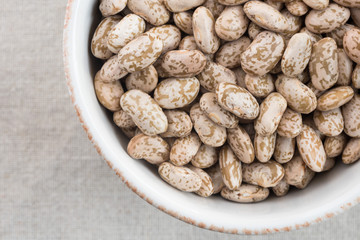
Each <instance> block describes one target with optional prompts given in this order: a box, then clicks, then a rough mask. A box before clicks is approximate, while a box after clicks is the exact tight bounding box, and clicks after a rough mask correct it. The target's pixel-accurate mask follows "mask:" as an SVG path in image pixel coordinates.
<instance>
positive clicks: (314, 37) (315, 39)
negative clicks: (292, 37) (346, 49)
mask: <svg viewBox="0 0 360 240" xmlns="http://www.w3.org/2000/svg"><path fill="white" fill-rule="evenodd" d="M300 33H306V34H307V35H309V36H310V39H311V42H312V43H313V44H314V43H316V42H318V41H320V40H321V39H322V38H323V37H322V36H321V35H320V34H316V33H313V32H310V31H309V29H307V28H306V27H303V28H302V29H301V30H300Z"/></svg>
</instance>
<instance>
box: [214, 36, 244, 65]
mask: <svg viewBox="0 0 360 240" xmlns="http://www.w3.org/2000/svg"><path fill="white" fill-rule="evenodd" d="M250 42H251V41H250V39H249V38H248V37H241V38H239V39H238V40H235V41H232V42H228V43H225V44H223V45H222V46H221V48H220V49H219V51H217V53H216V56H215V61H216V63H218V64H220V65H222V66H224V67H227V68H235V67H239V66H240V65H241V61H240V57H241V54H242V53H243V52H244V51H245V50H246V48H247V47H248V46H249V45H250Z"/></svg>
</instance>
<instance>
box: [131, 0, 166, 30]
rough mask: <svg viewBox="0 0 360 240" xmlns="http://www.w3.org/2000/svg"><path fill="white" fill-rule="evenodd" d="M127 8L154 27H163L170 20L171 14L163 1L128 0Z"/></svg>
mask: <svg viewBox="0 0 360 240" xmlns="http://www.w3.org/2000/svg"><path fill="white" fill-rule="evenodd" d="M127 7H128V8H129V9H130V10H131V11H132V12H133V13H135V14H137V15H139V16H140V17H142V18H144V19H145V21H147V22H149V23H150V24H152V25H154V26H160V25H163V24H165V23H167V22H168V21H169V19H170V12H169V11H168V10H167V9H166V7H165V6H164V4H163V3H162V0H147V1H144V0H128V4H127Z"/></svg>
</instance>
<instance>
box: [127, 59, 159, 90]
mask: <svg viewBox="0 0 360 240" xmlns="http://www.w3.org/2000/svg"><path fill="white" fill-rule="evenodd" d="M157 84H158V73H157V71H156V69H155V67H154V66H153V65H150V66H149V67H147V68H145V69H143V70H141V71H138V72H134V73H131V74H130V75H129V76H128V77H127V78H126V81H125V85H126V88H127V90H132V89H139V90H141V91H143V92H146V93H150V92H152V91H153V90H154V89H155V88H156V86H157Z"/></svg>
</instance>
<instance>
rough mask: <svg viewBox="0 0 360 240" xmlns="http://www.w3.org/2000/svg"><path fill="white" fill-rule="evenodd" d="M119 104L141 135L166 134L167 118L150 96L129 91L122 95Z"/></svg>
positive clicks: (140, 92)
mask: <svg viewBox="0 0 360 240" xmlns="http://www.w3.org/2000/svg"><path fill="white" fill-rule="evenodd" d="M120 104H121V107H122V109H123V110H124V111H125V112H126V113H127V114H129V115H130V116H131V117H132V119H133V121H134V122H135V124H136V126H138V128H139V129H140V130H141V131H142V132H143V133H145V134H147V135H150V136H152V135H156V134H160V133H164V132H166V130H167V128H168V121H167V118H166V116H165V114H164V112H163V111H162V109H161V108H160V106H159V105H158V104H157V103H156V102H155V100H154V99H152V98H151V97H150V95H148V94H146V93H144V92H142V91H140V90H137V89H134V90H130V91H127V92H126V93H124V94H123V95H122V97H121V99H120Z"/></svg>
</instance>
